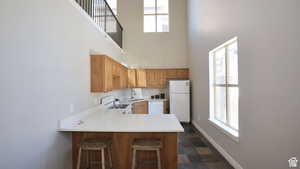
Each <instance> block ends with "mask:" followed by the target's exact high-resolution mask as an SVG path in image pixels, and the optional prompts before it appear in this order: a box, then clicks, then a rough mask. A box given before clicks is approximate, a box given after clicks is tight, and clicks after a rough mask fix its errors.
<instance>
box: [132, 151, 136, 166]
mask: <svg viewBox="0 0 300 169" xmlns="http://www.w3.org/2000/svg"><path fill="white" fill-rule="evenodd" d="M135 158H136V149H133V155H132V169H135V163H136V161H135Z"/></svg>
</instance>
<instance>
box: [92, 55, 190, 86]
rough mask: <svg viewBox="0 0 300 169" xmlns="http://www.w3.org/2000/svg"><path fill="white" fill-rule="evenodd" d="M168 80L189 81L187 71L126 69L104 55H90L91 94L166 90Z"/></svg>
mask: <svg viewBox="0 0 300 169" xmlns="http://www.w3.org/2000/svg"><path fill="white" fill-rule="evenodd" d="M168 79H189V70H188V69H127V67H125V66H123V65H121V64H120V63H118V62H116V61H115V60H113V59H112V58H110V57H108V56H106V55H91V92H108V91H112V90H117V89H124V88H146V87H147V88H166V86H167V85H166V83H167V80H168Z"/></svg>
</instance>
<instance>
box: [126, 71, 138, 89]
mask: <svg viewBox="0 0 300 169" xmlns="http://www.w3.org/2000/svg"><path fill="white" fill-rule="evenodd" d="M135 86H136V74H135V69H128V88H134V87H135Z"/></svg>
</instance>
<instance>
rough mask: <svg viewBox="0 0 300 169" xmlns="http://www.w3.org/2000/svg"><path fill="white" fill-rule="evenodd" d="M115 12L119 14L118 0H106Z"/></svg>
mask: <svg viewBox="0 0 300 169" xmlns="http://www.w3.org/2000/svg"><path fill="white" fill-rule="evenodd" d="M106 2H107V3H108V5H109V6H110V8H111V10H112V11H113V13H114V14H115V15H116V16H117V0H106Z"/></svg>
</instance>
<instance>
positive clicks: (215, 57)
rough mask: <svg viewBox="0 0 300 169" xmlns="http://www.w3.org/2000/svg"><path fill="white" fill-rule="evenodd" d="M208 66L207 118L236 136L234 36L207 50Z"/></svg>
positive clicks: (236, 89)
mask: <svg viewBox="0 0 300 169" xmlns="http://www.w3.org/2000/svg"><path fill="white" fill-rule="evenodd" d="M209 67H210V80H209V81H210V117H209V120H210V121H212V122H213V123H214V124H217V126H218V127H221V128H222V129H223V130H225V131H226V132H229V133H230V134H231V135H233V136H235V137H238V130H239V121H238V116H239V111H238V109H239V82H238V41H237V38H236V37H235V38H233V39H231V40H229V41H228V42H226V43H224V44H223V45H221V46H219V47H217V48H216V49H214V50H212V51H210V52H209Z"/></svg>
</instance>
